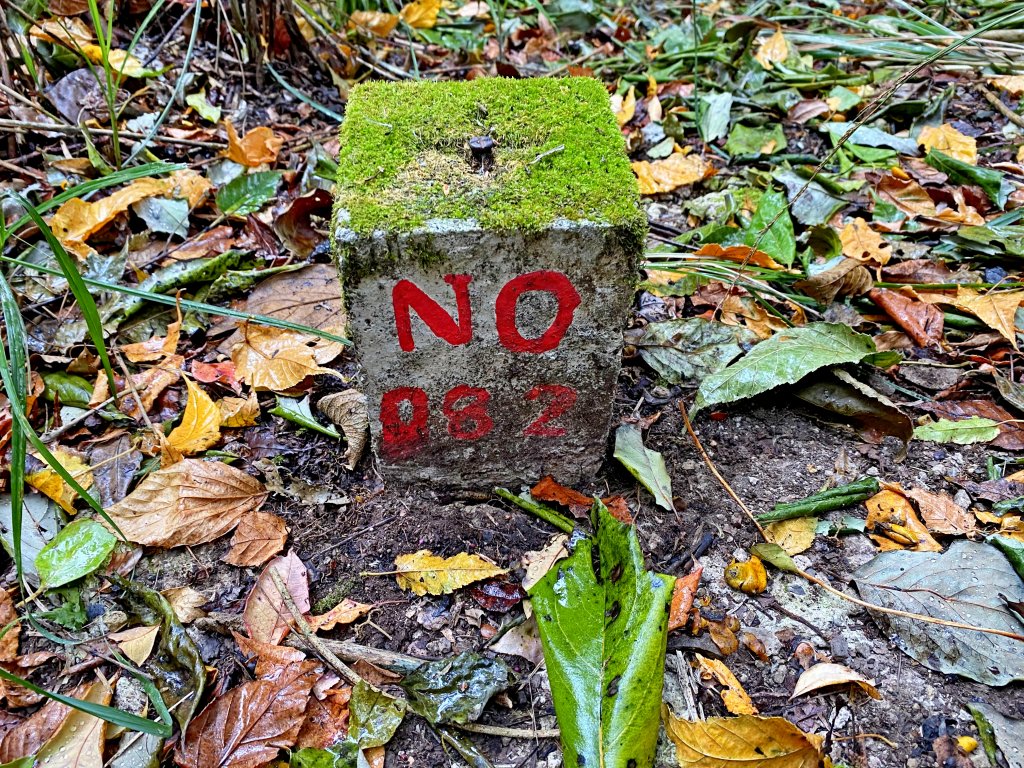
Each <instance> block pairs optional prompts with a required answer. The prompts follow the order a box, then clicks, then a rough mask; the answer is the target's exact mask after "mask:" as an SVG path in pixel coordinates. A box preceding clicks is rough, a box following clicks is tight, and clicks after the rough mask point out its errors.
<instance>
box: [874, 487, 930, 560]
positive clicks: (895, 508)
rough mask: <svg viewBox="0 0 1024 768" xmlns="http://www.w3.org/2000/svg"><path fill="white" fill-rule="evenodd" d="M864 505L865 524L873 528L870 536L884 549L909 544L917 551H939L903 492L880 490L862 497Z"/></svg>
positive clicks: (899, 547) (900, 547)
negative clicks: (864, 497) (865, 497)
mask: <svg viewBox="0 0 1024 768" xmlns="http://www.w3.org/2000/svg"><path fill="white" fill-rule="evenodd" d="M864 506H865V507H866V508H867V510H868V517H867V522H866V528H867V529H868V530H869V531H874V535H872V537H871V538H873V539H874V540H875V541H876V542H878V543H879V544H880V545H881V546H882V548H883V549H887V548H888V549H902V548H903V547H910V548H911V549H913V550H916V551H918V552H940V551H942V546H941V545H940V544H939V542H937V541H936V540H935V539H933V538H932V536H931V534H930V533H928V529H927V528H925V526H924V524H923V523H922V522H921V521H920V519H918V517H917V512H916V511H915V510H914V507H913V506H912V505H911V503H910V501H909V500H908V499H907V497H906V496H903V495H902V494H900V493H897V492H896V491H890V490H883V491H879V492H878V493H876V494H875V495H874V496H872V497H871V498H870V499H868V500H867V501H865V502H864ZM883 537H884V539H883Z"/></svg>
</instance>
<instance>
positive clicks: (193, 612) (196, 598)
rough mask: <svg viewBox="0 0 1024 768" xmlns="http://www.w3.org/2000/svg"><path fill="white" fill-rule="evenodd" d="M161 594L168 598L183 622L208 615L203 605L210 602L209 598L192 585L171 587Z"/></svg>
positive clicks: (190, 621)
mask: <svg viewBox="0 0 1024 768" xmlns="http://www.w3.org/2000/svg"><path fill="white" fill-rule="evenodd" d="M161 594H162V595H163V596H164V597H165V598H166V599H167V603H168V604H169V605H170V606H171V610H172V611H174V615H175V616H177V617H178V621H180V622H181V623H182V624H191V623H192V622H193V621H195V620H196V619H201V618H202V617H203V616H205V615H206V611H204V610H202V607H203V606H204V605H206V604H207V603H208V602H210V601H209V598H207V597H206V595H204V594H203V593H202V592H200V591H198V590H195V589H192V587H171V588H170V589H165V590H164V591H163V592H162V593H161Z"/></svg>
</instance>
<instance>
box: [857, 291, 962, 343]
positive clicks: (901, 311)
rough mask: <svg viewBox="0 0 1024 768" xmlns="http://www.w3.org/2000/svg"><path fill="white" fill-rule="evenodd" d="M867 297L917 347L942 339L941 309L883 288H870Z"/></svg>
mask: <svg viewBox="0 0 1024 768" xmlns="http://www.w3.org/2000/svg"><path fill="white" fill-rule="evenodd" d="M868 298H870V299H871V300H872V301H873V302H875V304H877V305H878V306H879V307H881V308H882V309H883V310H884V311H885V313H886V314H887V315H889V317H891V318H892V319H893V322H895V323H896V325H898V326H899V327H900V328H902V329H903V330H904V331H906V332H907V335H909V336H910V338H912V339H913V340H914V342H915V343H916V344H917V345H918V346H919V347H928V346H931V345H933V344H937V343H938V342H940V341H941V340H942V327H943V322H944V320H943V317H942V310H941V309H939V308H938V307H936V306H935V305H934V304H926V303H925V302H923V301H917V300H915V299H912V298H910V297H909V296H904V295H903V294H902V293H897V292H896V291H888V290H886V289H884V288H872V289H871V290H870V291H868Z"/></svg>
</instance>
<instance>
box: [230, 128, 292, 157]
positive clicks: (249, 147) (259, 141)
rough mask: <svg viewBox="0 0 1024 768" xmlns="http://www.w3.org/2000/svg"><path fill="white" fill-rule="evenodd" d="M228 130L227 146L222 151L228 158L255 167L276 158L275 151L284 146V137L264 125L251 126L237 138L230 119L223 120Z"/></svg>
mask: <svg viewBox="0 0 1024 768" xmlns="http://www.w3.org/2000/svg"><path fill="white" fill-rule="evenodd" d="M225 125H226V126H227V131H228V148H227V150H226V151H225V152H224V154H225V155H227V158H228V160H231V161H233V162H236V163H238V164H239V165H246V166H249V167H250V168H255V167H256V166H258V165H270V164H271V163H273V162H274V161H275V160H277V153H278V152H280V151H281V147H282V146H284V139H282V138H281V137H279V136H278V135H277V134H275V133H274V132H273V131H272V130H270V129H269V128H267V127H266V126H261V127H259V128H253V129H252V130H251V131H249V132H248V133H247V134H245V136H244V137H242V138H239V137H238V132H237V131H236V130H235V126H234V125H232V124H231V121H230V120H226V121H225Z"/></svg>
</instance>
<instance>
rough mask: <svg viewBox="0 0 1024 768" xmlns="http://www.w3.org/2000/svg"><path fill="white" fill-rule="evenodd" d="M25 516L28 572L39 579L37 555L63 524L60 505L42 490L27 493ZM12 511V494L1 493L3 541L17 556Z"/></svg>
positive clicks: (23, 532) (24, 559)
mask: <svg viewBox="0 0 1024 768" xmlns="http://www.w3.org/2000/svg"><path fill="white" fill-rule="evenodd" d="M22 508H23V510H24V511H23V512H22V517H21V556H22V567H23V569H24V572H25V576H26V577H28V578H29V579H31V580H33V581H35V580H37V579H38V578H39V572H38V571H37V570H36V557H37V556H38V555H39V553H40V551H42V549H43V547H45V546H46V545H47V544H48V543H49V542H50V541H52V540H53V537H54V536H56V535H57V532H58V531H59V530H60V527H61V522H62V521H61V512H60V508H59V507H58V506H57V504H56V503H54V502H53V501H52V500H51V499H49V498H48V497H46V496H44V495H43V494H41V493H26V494H25V501H24V504H23V507H22ZM12 517H13V516H12V514H11V497H10V495H8V494H4V495H3V496H0V542H3V545H4V549H6V550H7V552H8V553H9V554H11V556H12V557H13V553H14V534H13V530H14V526H13V522H12Z"/></svg>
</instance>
